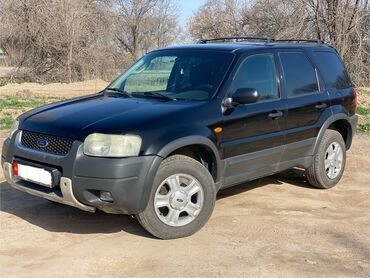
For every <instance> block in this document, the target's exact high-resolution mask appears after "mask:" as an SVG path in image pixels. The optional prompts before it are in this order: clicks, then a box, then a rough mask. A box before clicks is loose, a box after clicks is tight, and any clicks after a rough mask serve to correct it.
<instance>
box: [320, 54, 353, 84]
mask: <svg viewBox="0 0 370 278" xmlns="http://www.w3.org/2000/svg"><path fill="white" fill-rule="evenodd" d="M314 57H315V60H316V63H317V65H318V68H319V70H320V72H321V74H322V75H323V77H324V80H325V84H326V87H328V88H337V89H343V88H348V87H351V86H352V85H351V81H350V80H349V78H348V74H347V72H346V69H345V68H344V66H343V64H342V62H341V60H340V59H339V57H338V55H337V54H335V53H332V52H324V51H319V52H314Z"/></svg>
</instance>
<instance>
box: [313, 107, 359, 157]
mask: <svg viewBox="0 0 370 278" xmlns="http://www.w3.org/2000/svg"><path fill="white" fill-rule="evenodd" d="M327 129H332V130H336V131H338V132H339V133H340V134H341V135H342V138H343V141H344V143H345V144H346V148H347V150H348V149H349V148H350V147H351V144H352V137H353V129H352V125H351V122H350V118H349V117H348V115H346V114H344V113H338V114H335V115H332V116H331V117H329V118H328V119H327V120H326V121H325V122H324V123H323V125H322V126H321V128H320V131H319V133H318V135H317V138H316V142H315V147H314V154H316V153H317V150H318V147H319V144H320V141H321V139H322V137H323V136H324V133H325V131H326V130H327Z"/></svg>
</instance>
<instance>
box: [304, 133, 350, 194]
mask: <svg viewBox="0 0 370 278" xmlns="http://www.w3.org/2000/svg"><path fill="white" fill-rule="evenodd" d="M345 165H346V146H345V144H344V141H343V138H342V135H341V134H340V133H339V132H338V131H335V130H330V129H328V130H327V131H325V134H324V136H323V138H322V140H321V142H320V145H319V148H318V150H317V153H316V155H315V156H314V160H313V163H312V165H311V167H310V168H308V169H307V170H306V176H307V179H308V181H309V183H310V184H311V185H313V186H315V187H317V188H324V189H327V188H331V187H333V186H335V185H336V184H337V183H338V182H339V180H340V179H341V177H342V175H343V171H344V167H345Z"/></svg>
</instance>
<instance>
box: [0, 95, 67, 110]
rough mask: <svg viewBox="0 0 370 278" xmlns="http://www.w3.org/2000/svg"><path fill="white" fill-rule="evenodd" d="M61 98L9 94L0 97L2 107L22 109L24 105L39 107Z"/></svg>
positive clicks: (0, 107) (0, 106)
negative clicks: (25, 96) (22, 96)
mask: <svg viewBox="0 0 370 278" xmlns="http://www.w3.org/2000/svg"><path fill="white" fill-rule="evenodd" d="M57 100H60V99H58V98H21V97H16V96H8V97H5V98H2V99H0V109H5V108H7V109H20V108H23V107H30V108H33V107H37V106H41V105H44V104H47V103H51V102H54V101H57Z"/></svg>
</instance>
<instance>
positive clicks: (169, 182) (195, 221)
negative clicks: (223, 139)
mask: <svg viewBox="0 0 370 278" xmlns="http://www.w3.org/2000/svg"><path fill="white" fill-rule="evenodd" d="M215 200H216V188H215V184H214V181H213V178H212V176H211V175H210V173H209V172H208V170H207V169H206V168H205V167H204V166H203V165H202V164H201V163H199V162H198V161H196V160H194V159H192V158H190V157H187V156H183V155H174V156H171V157H169V158H167V159H165V160H164V161H163V162H162V163H161V165H160V167H159V169H158V172H157V174H156V177H155V179H154V183H153V188H152V191H151V195H150V199H149V202H148V205H147V207H146V209H145V210H144V211H143V212H142V213H140V214H138V215H137V218H138V220H139V222H140V224H141V225H142V226H143V227H144V228H145V229H146V230H147V231H148V232H149V233H151V234H152V235H154V236H156V237H158V238H162V239H171V238H180V237H185V236H189V235H191V234H193V233H195V232H196V231H198V230H199V229H200V228H201V227H203V225H204V224H205V223H206V222H207V221H208V219H209V217H210V216H211V214H212V211H213V208H214V204H215Z"/></svg>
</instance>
